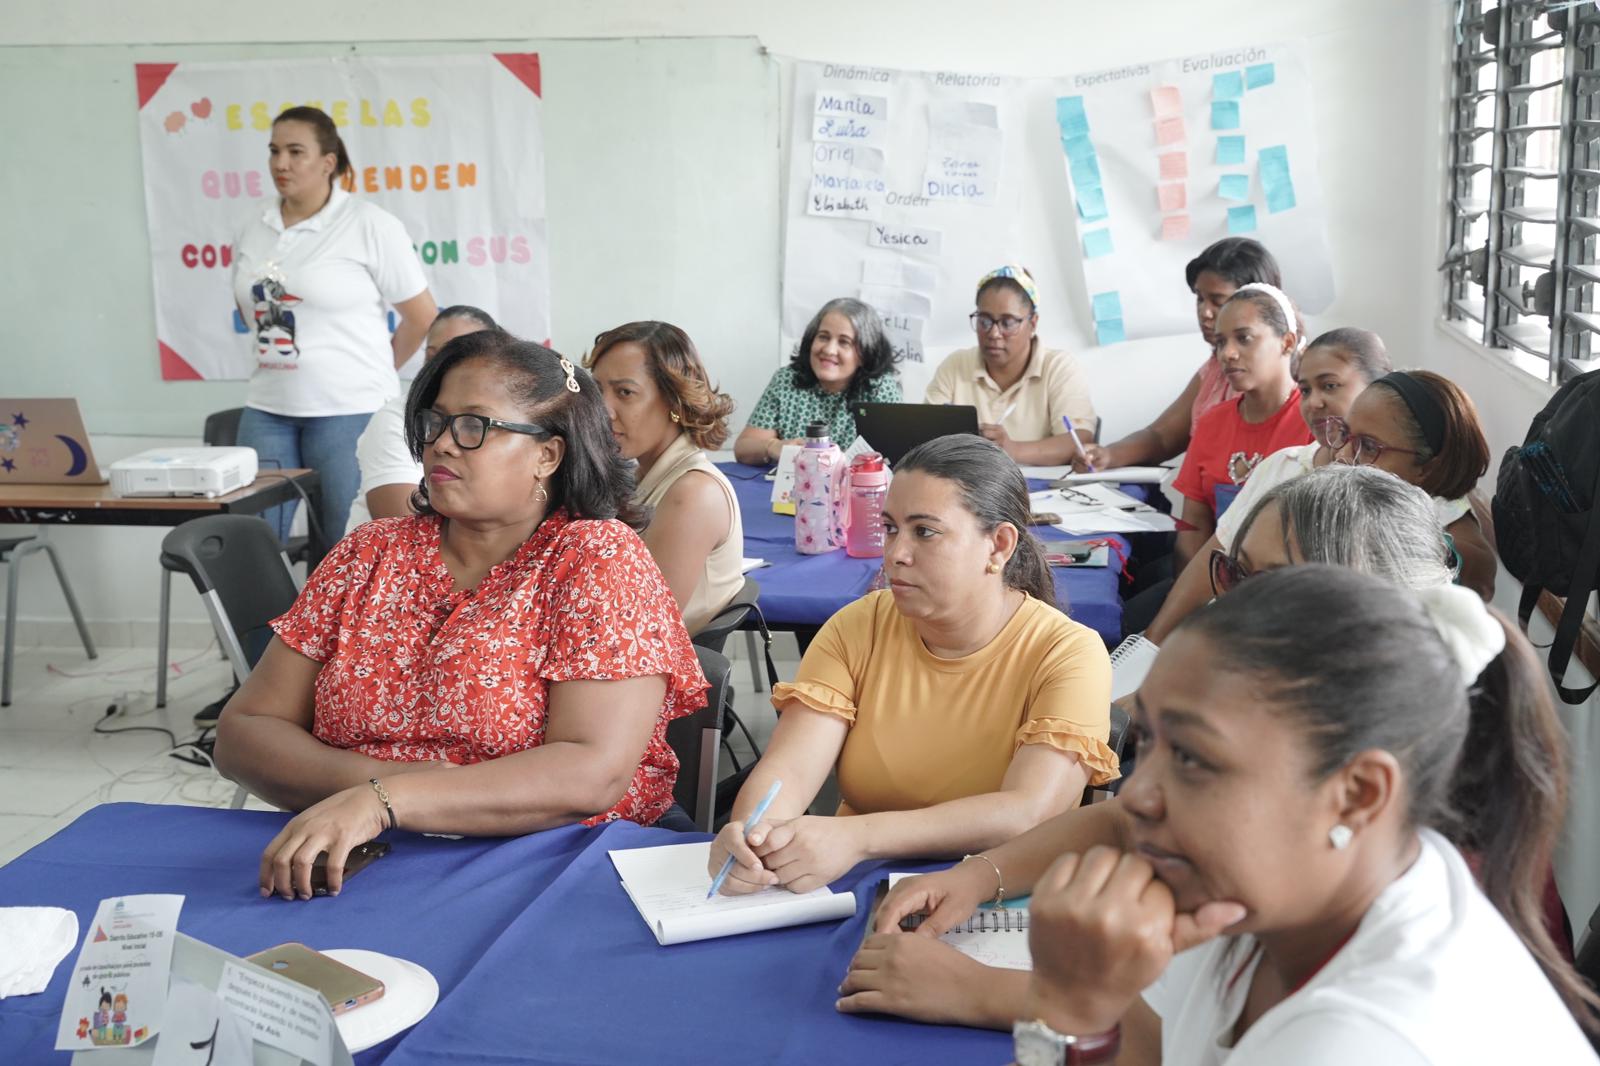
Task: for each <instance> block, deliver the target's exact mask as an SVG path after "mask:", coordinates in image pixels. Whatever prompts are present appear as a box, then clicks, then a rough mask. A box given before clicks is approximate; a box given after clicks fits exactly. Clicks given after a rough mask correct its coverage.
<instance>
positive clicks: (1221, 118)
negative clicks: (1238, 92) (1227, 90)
mask: <svg viewBox="0 0 1600 1066" xmlns="http://www.w3.org/2000/svg"><path fill="white" fill-rule="evenodd" d="M1211 128H1212V129H1214V130H1236V129H1238V128H1239V101H1237V100H1213V101H1211Z"/></svg>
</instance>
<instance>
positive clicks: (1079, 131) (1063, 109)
mask: <svg viewBox="0 0 1600 1066" xmlns="http://www.w3.org/2000/svg"><path fill="white" fill-rule="evenodd" d="M1056 123H1057V125H1059V126H1060V127H1061V136H1063V137H1082V136H1085V135H1086V134H1088V132H1089V116H1088V115H1086V114H1085V113H1084V110H1083V97H1081V96H1062V97H1058V98H1057V99H1056Z"/></svg>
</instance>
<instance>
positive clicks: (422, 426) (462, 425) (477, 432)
mask: <svg viewBox="0 0 1600 1066" xmlns="http://www.w3.org/2000/svg"><path fill="white" fill-rule="evenodd" d="M446 426H449V427H450V439H451V440H453V441H455V442H456V444H457V446H459V447H461V448H465V449H466V450H467V451H471V450H473V449H474V448H481V447H483V441H484V438H485V437H487V436H488V435H489V427H490V426H493V427H494V428H496V429H504V430H508V431H509V432H512V433H526V434H528V435H529V436H533V437H553V436H555V431H554V430H551V429H547V428H546V427H544V426H540V425H536V424H534V423H532V422H504V421H501V420H500V419H498V418H490V417H488V416H487V415H475V414H465V413H464V414H459V415H447V414H442V413H440V412H439V411H435V410H434V409H433V408H431V407H425V408H423V409H422V410H420V411H418V412H417V413H416V414H414V415H412V416H411V429H412V432H414V433H416V435H417V439H418V440H420V441H421V442H422V443H424V444H432V443H433V442H434V441H436V440H438V439H439V437H440V436H441V435H443V433H444V429H445V427H446Z"/></svg>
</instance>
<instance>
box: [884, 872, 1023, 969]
mask: <svg viewBox="0 0 1600 1066" xmlns="http://www.w3.org/2000/svg"><path fill="white" fill-rule="evenodd" d="M913 876H915V875H914V874H905V873H897V874H890V875H889V887H890V888H893V887H894V886H895V885H897V884H899V883H900V882H901V881H903V880H905V879H906V878H908V877H913ZM1001 909H1002V908H994V910H1001ZM1004 909H1006V910H1009V911H1010V914H1011V917H1012V918H1013V920H1015V919H1016V918H1018V917H1019V916H1020V917H1021V919H1022V921H1021V923H1020V924H1022V925H1024V926H1025V925H1026V923H1027V919H1026V915H1027V909H1026V908H1025V907H1017V908H1004ZM990 912H991V908H990V907H988V906H987V905H985V906H984V907H980V908H979V910H978V914H977V915H974V916H973V919H969V920H968V921H969V923H970V922H972V921H973V920H974V919H977V918H979V917H980V916H984V915H988V914H989V913H990ZM939 939H940V940H943V941H944V942H945V943H946V944H949V945H950V946H951V947H953V948H955V949H956V950H957V951H959V952H961V954H963V955H965V956H967V957H968V958H971V959H976V960H977V961H978V962H981V963H983V964H984V965H985V966H994V967H998V968H999V969H1003V970H1032V969H1033V954H1032V953H1031V952H1030V951H1029V950H1028V931H1027V929H1026V928H1022V929H1012V930H1009V931H1000V932H993V931H979V930H977V929H968V928H956V929H952V930H950V931H949V932H948V933H944V934H942V935H941V936H940V937H939Z"/></svg>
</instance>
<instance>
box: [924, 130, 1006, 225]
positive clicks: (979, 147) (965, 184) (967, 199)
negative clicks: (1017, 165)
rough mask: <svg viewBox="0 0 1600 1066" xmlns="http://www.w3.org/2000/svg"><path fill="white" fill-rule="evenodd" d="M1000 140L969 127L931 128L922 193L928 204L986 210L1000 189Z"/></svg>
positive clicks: (994, 132)
mask: <svg viewBox="0 0 1600 1066" xmlns="http://www.w3.org/2000/svg"><path fill="white" fill-rule="evenodd" d="M1004 143H1005V142H1004V138H1003V136H1002V135H1001V133H1000V131H999V130H998V129H992V128H990V127H988V126H974V125H971V124H950V125H939V126H931V127H929V129H928V164H927V168H926V170H925V171H924V173H923V183H922V186H923V187H922V192H923V195H924V196H926V197H927V198H928V199H930V200H940V201H946V202H954V203H968V204H980V205H982V206H985V207H987V206H990V205H992V204H993V203H994V202H995V194H996V192H997V191H998V190H999V187H1000V162H1001V158H1002V155H1003V148H1004Z"/></svg>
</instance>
